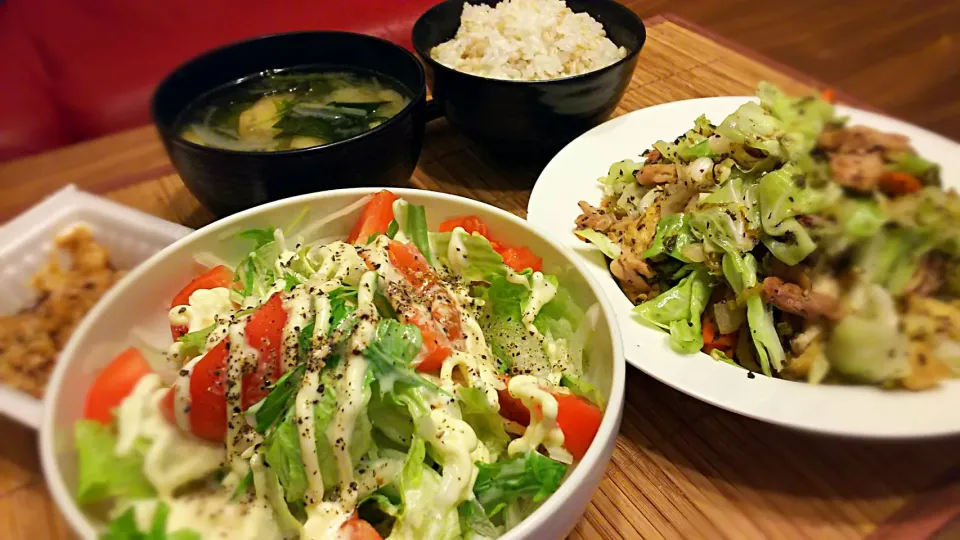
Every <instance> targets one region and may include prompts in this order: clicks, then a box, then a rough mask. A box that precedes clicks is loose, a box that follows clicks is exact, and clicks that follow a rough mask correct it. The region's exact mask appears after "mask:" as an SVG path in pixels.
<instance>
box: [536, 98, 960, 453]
mask: <svg viewBox="0 0 960 540" xmlns="http://www.w3.org/2000/svg"><path fill="white" fill-rule="evenodd" d="M750 99H754V98H749V97H717V98H704V99H694V100H688V101H678V102H674V103H667V104H664V105H658V106H656V107H650V108H647V109H641V110H639V111H635V112H632V113H630V114H627V115H624V116H621V117H619V118H616V119H613V120H611V121H609V122H607V123H605V124H603V125H600V126H597V127H596V128H594V129H592V130H590V131H588V132H587V133H585V134H584V135H582V136H581V137H579V138H578V139H576V140H575V141H573V142H572V143H570V144H569V145H567V147H566V148H564V149H563V150H562V151H560V153H559V154H557V156H556V157H554V158H553V160H552V161H550V163H549V164H548V165H547V166H546V168H545V169H544V170H543V172H542V173H541V174H540V178H539V179H538V180H537V184H536V186H535V187H534V189H533V193H532V194H531V197H530V204H529V206H528V207H527V212H528V217H527V219H528V220H530V221H531V222H532V223H534V224H535V225H538V226H539V227H540V228H541V229H543V230H545V231H551V232H552V233H553V234H555V235H557V237H558V239H559V240H561V241H562V242H563V243H565V244H566V245H568V246H571V247H573V248H574V249H575V250H576V251H577V252H579V253H581V254H582V255H583V256H584V257H585V258H587V259H588V260H589V261H590V263H591V265H590V266H591V269H592V271H593V274H594V275H595V276H596V277H597V278H598V279H599V280H600V282H601V284H602V287H603V289H604V292H605V293H606V294H607V295H608V296H609V298H610V300H611V303H612V304H613V306H614V310H615V311H616V314H617V318H618V321H619V324H620V328H621V330H622V332H621V333H622V334H623V336H624V351H625V353H626V358H627V361H628V362H629V363H630V364H632V365H634V366H636V367H637V368H639V369H641V370H643V371H644V372H646V373H647V374H649V375H651V376H653V377H654V378H656V379H658V380H660V381H661V382H663V383H666V384H667V385H669V386H672V387H673V388H676V389H677V390H680V391H681V392H684V393H686V394H689V395H691V396H693V397H695V398H698V399H701V400H703V401H706V402H708V403H712V404H714V405H716V406H718V407H722V408H724V409H727V410H729V411H733V412H736V413H739V414H742V415H744V416H749V417H751V418H756V419H758V420H764V421H766V422H771V423H774V424H779V425H783V426H788V427H792V428H797V429H802V430H808V431H815V432H820V433H826V434H833V435H845V436H853V437H869V438H884V439H906V438H919V437H935V436H942V435H947V434H954V433H960V407H957V404H960V381H958V380H953V381H948V382H947V383H945V384H942V385H941V386H940V387H938V388H936V389H933V390H930V391H926V392H920V393H911V392H894V391H883V390H880V389H877V388H873V387H858V386H812V385H808V384H803V383H798V382H791V381H785V380H780V379H772V378H768V377H764V376H763V375H759V374H758V375H756V376H754V378H752V379H751V378H748V377H747V372H746V371H745V370H743V369H740V368H737V367H734V366H730V365H728V364H725V363H723V362H716V361H714V360H712V359H711V358H710V357H709V356H707V355H705V354H702V353H698V354H694V355H681V354H677V353H676V352H674V351H673V350H671V348H670V346H669V344H668V341H667V335H666V334H665V333H662V332H659V331H657V330H654V329H651V328H648V327H646V326H643V325H641V324H640V323H638V322H636V321H635V320H633V319H632V318H631V316H630V315H631V313H630V311H631V309H632V308H633V305H632V304H631V303H630V301H629V300H627V298H626V296H624V295H623V293H622V292H621V291H620V289H619V287H618V286H617V284H616V282H615V281H614V279H613V277H612V276H611V275H610V273H609V271H608V270H607V267H606V264H605V262H604V259H603V256H602V255H601V254H600V252H599V250H597V249H596V248H594V247H593V246H592V245H589V244H586V243H584V242H582V241H580V240H579V239H578V238H577V237H576V236H575V235H574V234H573V229H574V219H576V217H577V216H578V215H579V214H580V210H579V208H578V207H577V202H578V201H581V200H583V201H587V202H589V203H591V204H593V205H597V204H598V203H599V202H600V198H601V195H602V190H601V189H600V186H599V184H598V183H597V181H596V180H597V179H598V178H600V177H603V176H606V174H607V169H608V168H609V167H610V165H611V164H612V163H614V162H616V161H620V160H623V159H635V160H636V159H638V157H639V154H640V153H641V152H642V151H644V150H645V149H647V148H650V147H651V146H652V145H653V143H655V142H656V141H657V140H660V139H664V140H673V139H674V138H676V137H677V136H678V135H680V134H682V133H684V132H686V131H687V130H688V129H690V128H691V126H693V121H694V119H696V118H697V117H698V116H699V115H701V114H706V115H707V117H708V118H710V119H711V120H712V121H713V122H715V123H718V122H720V121H721V120H723V118H724V117H726V116H727V115H728V114H730V113H732V112H733V111H734V110H736V108H737V107H739V106H740V105H741V104H742V103H744V102H745V101H747V100H750ZM754 101H756V100H755V99H754ZM838 109H839V111H838V112H839V113H840V114H841V115H844V116H849V117H850V120H851V123H852V124H863V125H868V126H871V127H874V128H877V129H880V130H883V131H889V132H894V133H902V134H904V135H907V136H908V137H910V140H911V142H912V144H913V146H914V147H915V148H916V149H917V151H918V152H920V153H921V154H922V155H923V156H924V157H926V158H928V159H932V160H933V161H935V162H938V163H940V165H941V166H942V168H943V180H944V185H946V186H949V187H954V188H958V187H960V144H957V143H955V142H953V141H950V140H949V139H946V138H944V137H941V136H939V135H936V134H934V133H931V132H929V131H926V130H924V129H921V128H918V127H916V126H913V125H910V124H907V123H905V122H901V121H899V120H894V119H892V118H889V117H886V116H881V115H878V114H874V113H869V112H866V111H862V110H858V109H852V108H849V107H838Z"/></svg>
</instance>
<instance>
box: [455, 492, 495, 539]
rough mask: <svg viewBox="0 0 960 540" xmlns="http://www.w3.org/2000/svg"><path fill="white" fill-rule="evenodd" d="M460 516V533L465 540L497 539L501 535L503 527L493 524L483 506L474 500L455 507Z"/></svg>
mask: <svg viewBox="0 0 960 540" xmlns="http://www.w3.org/2000/svg"><path fill="white" fill-rule="evenodd" d="M457 513H458V514H459V515H460V532H461V533H462V534H463V537H464V538H465V539H467V540H471V539H479V538H499V537H500V536H502V535H503V527H502V526H500V525H496V524H494V523H493V522H492V521H491V520H490V518H489V517H487V513H486V512H485V511H484V509H483V506H482V505H481V504H480V502H479V501H477V499H476V498H471V499H470V500H468V501H466V502H464V503H462V504H461V505H460V506H459V507H457Z"/></svg>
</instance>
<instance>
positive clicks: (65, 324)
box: [0, 227, 122, 396]
mask: <svg viewBox="0 0 960 540" xmlns="http://www.w3.org/2000/svg"><path fill="white" fill-rule="evenodd" d="M55 243H56V246H57V248H59V250H61V251H63V252H65V253H66V255H68V257H69V259H70V260H71V263H72V264H71V265H70V267H69V268H68V269H64V268H61V266H60V264H59V263H58V261H57V255H58V254H57V253H54V255H53V256H52V257H51V260H50V262H49V263H48V264H47V265H46V267H44V268H43V269H41V271H40V272H39V273H37V275H35V276H34V277H33V280H32V285H33V288H34V289H35V290H36V292H37V294H38V296H39V297H40V301H39V302H38V303H37V305H36V306H34V307H33V308H32V309H30V310H27V311H25V312H23V313H19V314H17V315H12V316H5V317H0V381H4V382H6V383H8V384H11V385H13V386H15V387H17V388H20V389H21V390H24V391H26V392H29V393H31V394H33V395H35V396H41V395H42V394H43V388H44V387H45V386H46V382H47V378H48V377H49V376H50V371H51V370H52V369H53V364H54V362H55V361H56V358H57V353H58V351H59V350H60V349H61V348H63V346H64V345H65V344H66V342H67V340H68V339H69V338H70V335H71V334H72V333H73V330H74V328H76V326H77V324H79V322H80V321H81V320H82V318H83V316H84V315H85V314H86V313H87V311H89V310H90V308H92V307H93V305H94V304H96V303H97V301H98V300H99V299H100V297H101V296H103V294H104V293H105V292H106V291H107V289H109V288H110V287H111V286H112V285H113V284H114V283H116V281H117V280H118V279H119V278H120V277H121V276H122V272H118V271H116V270H114V269H113V268H112V266H111V264H110V257H109V255H108V253H107V251H106V249H104V248H103V246H101V245H100V244H98V243H97V242H96V241H94V239H93V235H92V233H91V232H90V230H89V229H87V228H86V227H75V228H73V229H70V230H69V231H66V232H64V233H62V234H60V235H59V236H57V238H56V240H55Z"/></svg>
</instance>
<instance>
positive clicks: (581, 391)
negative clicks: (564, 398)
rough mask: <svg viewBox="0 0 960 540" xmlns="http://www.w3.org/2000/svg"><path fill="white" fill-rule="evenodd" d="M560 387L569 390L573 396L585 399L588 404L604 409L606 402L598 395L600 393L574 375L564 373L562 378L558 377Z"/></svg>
mask: <svg viewBox="0 0 960 540" xmlns="http://www.w3.org/2000/svg"><path fill="white" fill-rule="evenodd" d="M560 386H563V387H564V388H568V389H570V391H571V392H573V393H574V394H576V395H578V396H580V397H582V398H585V399H586V400H587V401H589V402H590V403H593V404H595V405H598V406H599V407H600V408H601V409H603V408H606V403H605V401H606V400H605V399H604V398H603V396H602V395H601V394H600V391H599V390H597V387H595V386H593V385H592V384H590V383H588V382H587V381H585V380H584V379H581V378H580V377H577V376H576V375H572V374H569V373H564V374H563V376H562V377H560Z"/></svg>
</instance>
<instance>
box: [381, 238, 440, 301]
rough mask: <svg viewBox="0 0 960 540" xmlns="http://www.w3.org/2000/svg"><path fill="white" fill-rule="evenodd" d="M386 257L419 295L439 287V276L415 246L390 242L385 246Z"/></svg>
mask: <svg viewBox="0 0 960 540" xmlns="http://www.w3.org/2000/svg"><path fill="white" fill-rule="evenodd" d="M387 255H388V256H389V257H390V264H392V265H393V266H395V267H396V268H397V270H399V271H400V273H401V274H403V277H404V278H405V279H406V280H407V282H409V283H410V284H411V285H413V287H414V288H415V289H417V292H419V293H420V294H426V293H427V292H428V291H429V290H430V289H432V288H434V287H438V286H440V278H439V276H437V274H436V273H435V272H434V271H433V268H430V263H428V262H427V259H425V258H424V256H423V255H421V254H420V250H419V249H417V246H415V245H413V244H404V243H403V242H397V241H392V242H390V243H389V244H387Z"/></svg>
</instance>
